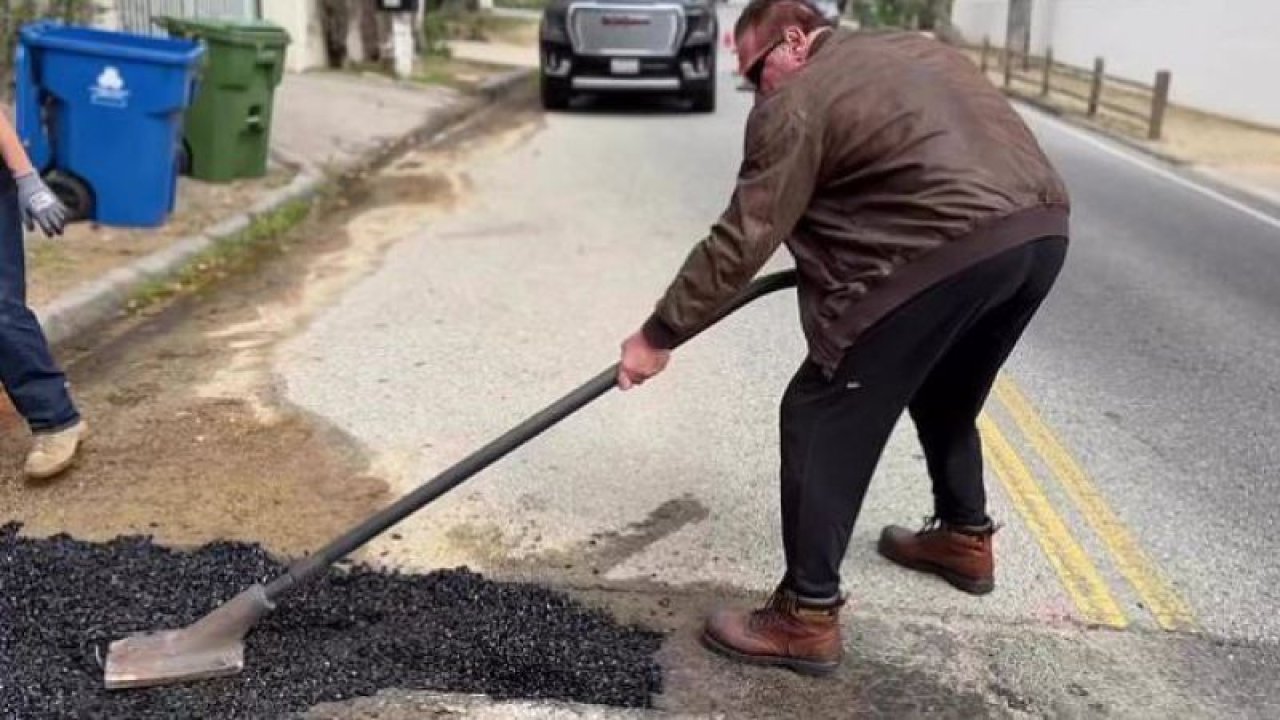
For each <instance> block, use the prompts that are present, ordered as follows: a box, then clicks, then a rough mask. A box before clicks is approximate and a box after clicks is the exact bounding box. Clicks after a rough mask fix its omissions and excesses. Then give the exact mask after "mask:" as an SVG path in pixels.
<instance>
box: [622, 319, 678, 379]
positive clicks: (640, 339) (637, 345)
mask: <svg viewBox="0 0 1280 720" xmlns="http://www.w3.org/2000/svg"><path fill="white" fill-rule="evenodd" d="M670 359H671V351H670V350H659V349H657V348H655V347H653V346H652V345H650V344H649V341H648V340H646V339H645V337H644V333H642V332H637V333H635V334H634V335H632V336H631V337H629V338H627V339H626V340H625V341H623V343H622V359H621V360H620V361H619V362H618V387H619V388H621V389H623V390H630V389H631V388H633V387H635V386H636V385H641V384H643V383H644V381H645V380H648V379H649V378H651V377H653V376H654V375H657V374H658V373H660V372H662V369H663V368H665V367H666V366H667V361H668V360H670Z"/></svg>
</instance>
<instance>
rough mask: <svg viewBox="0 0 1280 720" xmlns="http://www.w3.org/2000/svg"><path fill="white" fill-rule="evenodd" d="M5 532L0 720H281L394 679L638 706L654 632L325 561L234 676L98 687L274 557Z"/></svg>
mask: <svg viewBox="0 0 1280 720" xmlns="http://www.w3.org/2000/svg"><path fill="white" fill-rule="evenodd" d="M18 531H19V527H18V526H16V525H7V526H4V527H0V717H6V718H8V717H17V718H45V717H50V718H52V717H57V718H68V717H76V718H80V717H87V718H99V717H101V718H153V717H154V718H280V717H289V716H293V715H297V714H298V713H300V712H302V711H304V710H306V709H307V708H309V707H311V706H313V705H316V704H317V703H322V702H333V701H341V700H346V699H351V698H354V697H360V696H367V695H373V694H375V693H377V692H378V691H379V690H382V689H387V688H399V689H410V690H414V689H422V690H432V691H445V692H467V693H480V694H486V695H490V696H492V697H494V698H497V699H513V698H533V699H555V700H564V701H572V702H585V703H599V704H607V705H615V706H623V707H649V706H651V703H652V699H653V696H654V695H655V694H656V693H659V692H661V683H662V677H661V671H660V669H659V667H658V664H657V662H656V660H655V659H654V653H655V652H656V651H657V650H658V647H659V646H660V644H661V642H662V638H661V636H660V634H658V633H656V632H653V631H650V630H647V629H644V628H641V627H635V626H626V625H621V624H619V623H618V622H617V621H616V620H615V619H614V618H612V617H611V616H610V615H608V614H607V613H604V612H602V611H599V610H596V609H593V608H588V607H585V606H583V605H581V604H580V603H577V602H575V601H574V600H572V599H571V598H568V597H567V596H565V595H563V594H561V593H558V592H555V591H552V590H549V589H547V588H544V587H539V586H537V585H531V584H518V583H503V582H493V581H490V580H487V579H485V578H483V577H482V576H480V575H478V574H476V573H473V572H470V571H468V570H466V569H465V568H463V569H456V570H449V571H439V572H433V573H430V574H425V575H418V574H399V573H393V572H384V571H378V570H373V569H369V568H364V567H355V568H349V569H334V570H330V571H329V572H328V574H327V575H326V576H324V577H323V578H320V579H318V580H316V581H314V582H312V583H310V584H309V585H306V586H304V587H302V588H298V589H296V590H295V591H294V592H293V593H292V594H290V595H288V596H286V597H285V598H283V599H282V601H281V603H280V605H279V607H277V608H276V609H275V610H274V611H273V612H271V613H269V614H268V615H267V616H266V617H265V618H263V619H262V620H261V621H259V623H258V625H257V626H256V627H255V628H254V630H253V631H252V632H251V633H250V635H249V637H248V638H247V640H246V668H245V670H244V672H242V673H241V674H239V675H236V676H232V677H228V678H219V679H214V680H204V681H200V682H195V683H189V684H182V685H171V686H164V687H155V688H145V689H133V690H113V691H107V690H104V689H103V671H102V665H101V663H102V661H103V659H104V658H105V654H106V647H107V644H108V643H109V642H110V641H111V640H114V639H118V638H120V637H124V636H126V635H129V634H132V633H135V632H144V631H149V630H160V629H170V628H178V627H182V626H184V625H187V624H189V623H190V622H192V621H193V620H195V619H197V618H199V617H201V616H203V615H204V614H205V613H207V612H209V611H210V610H212V609H214V608H215V607H217V606H218V605H219V604H220V603H222V602H224V601H226V600H227V599H229V598H231V597H233V596H234V595H236V594H237V593H238V592H240V591H241V590H243V589H245V588H246V587H248V586H249V585H251V584H253V583H255V582H264V581H268V580H270V579H271V578H273V577H275V576H276V575H277V574H278V573H280V572H281V571H283V569H284V566H283V565H281V563H280V562H279V561H277V560H275V559H273V558H271V557H270V556H269V555H268V554H267V553H266V552H264V551H263V549H262V548H261V547H258V546H256V545H249V544H241V543H225V542H224V543H214V544H210V545H206V546H204V547H201V548H199V549H198V550H194V551H178V550H172V549H167V548H164V547H161V546H159V545H156V544H154V543H152V542H151V541H150V539H148V538H142V537H129V538H120V539H117V540H114V541H112V542H108V543H87V542H81V541H77V540H74V539H72V538H70V537H67V536H65V535H59V536H54V537H51V538H46V539H32V538H26V537H23V536H21V535H19V532H18Z"/></svg>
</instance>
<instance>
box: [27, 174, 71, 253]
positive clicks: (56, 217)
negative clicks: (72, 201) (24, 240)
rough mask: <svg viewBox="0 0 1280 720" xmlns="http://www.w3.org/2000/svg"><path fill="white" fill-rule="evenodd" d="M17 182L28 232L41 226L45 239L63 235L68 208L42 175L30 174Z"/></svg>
mask: <svg viewBox="0 0 1280 720" xmlns="http://www.w3.org/2000/svg"><path fill="white" fill-rule="evenodd" d="M15 180H17V182H18V206H19V207H21V208H22V219H23V221H24V222H25V224H26V226H27V230H28V231H31V230H35V229H36V225H37V224H39V225H40V229H41V230H43V231H44V234H45V237H53V236H54V235H61V234H62V228H63V227H65V226H66V224H67V208H66V207H64V206H63V205H62V202H61V201H60V200H58V196H57V195H54V194H53V191H52V190H50V189H49V186H48V185H45V184H44V180H41V179H40V173H38V172H29V173H27V174H26V175H22V176H20V177H17V178H15Z"/></svg>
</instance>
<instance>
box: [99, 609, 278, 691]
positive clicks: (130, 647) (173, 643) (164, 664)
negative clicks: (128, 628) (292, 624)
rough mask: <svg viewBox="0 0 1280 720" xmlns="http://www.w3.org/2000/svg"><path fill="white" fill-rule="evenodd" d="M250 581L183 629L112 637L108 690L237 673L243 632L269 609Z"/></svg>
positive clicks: (241, 664)
mask: <svg viewBox="0 0 1280 720" xmlns="http://www.w3.org/2000/svg"><path fill="white" fill-rule="evenodd" d="M272 607H273V606H272V604H271V601H270V600H268V599H267V593H266V589H265V588H264V587H263V586H262V585H254V586H253V587H251V588H249V589H248V590H245V591H244V592H242V593H240V594H239V595H237V596H235V597H234V598H232V599H230V600H228V601H227V602H225V603H223V604H222V605H221V606H219V607H218V608H216V609H215V610H214V611H213V612H211V613H209V614H208V615H205V616H204V617H203V618H200V619H199V620H197V621H196V622H194V623H192V624H190V625H188V626H187V627H185V628H182V629H181V630H165V631H162V632H156V633H148V634H144V635H134V636H132V637H127V638H124V639H123V640H116V641H115V642H113V643H111V647H110V648H109V649H108V651H107V662H106V667H105V671H106V672H105V684H106V688H107V689H108V690H120V689H124V688H141V687H152V686H155V685H168V684H172V683H179V682H185V681H188V680H203V679H208V678H216V677H223V676H226V675H235V674H236V673H238V672H240V671H241V670H243V669H244V636H245V635H246V634H247V633H248V632H249V630H250V629H251V628H252V627H253V625H254V623H256V622H258V619H259V618H261V617H262V616H263V615H265V614H266V613H267V612H268V611H269V610H271V609H272Z"/></svg>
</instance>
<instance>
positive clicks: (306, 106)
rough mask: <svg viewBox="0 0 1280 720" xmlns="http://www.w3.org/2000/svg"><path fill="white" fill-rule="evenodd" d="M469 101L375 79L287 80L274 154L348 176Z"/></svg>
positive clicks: (279, 94)
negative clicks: (380, 152)
mask: <svg viewBox="0 0 1280 720" xmlns="http://www.w3.org/2000/svg"><path fill="white" fill-rule="evenodd" d="M464 99H465V96H463V95H462V93H460V92H458V91H456V90H453V89H451V88H447V87H443V86H430V85H410V84H408V83H400V82H396V81H395V80H391V79H389V78H385V77H382V76H376V75H351V74H346V73H337V72H312V73H301V74H293V75H288V76H286V77H285V80H284V82H283V83H281V84H280V87H279V88H278V89H277V90H276V103H277V112H276V116H275V118H274V119H273V122H272V135H271V149H272V152H273V153H274V154H275V155H276V157H278V158H280V159H282V160H285V161H290V162H295V163H305V164H308V165H311V166H313V167H316V168H320V169H325V170H328V171H332V172H345V171H347V170H350V169H351V168H352V167H354V166H355V164H357V163H359V162H360V161H361V160H362V159H363V158H366V157H368V156H369V154H370V153H374V152H377V151H378V150H379V149H380V148H383V147H385V146H386V145H388V144H390V143H393V142H396V141H398V140H400V139H402V138H403V137H404V136H405V135H407V134H409V133H411V132H413V131H414V130H415V129H416V128H418V127H419V126H420V125H422V124H423V122H424V121H426V120H427V119H428V118H430V117H432V116H433V115H436V114H438V113H441V112H446V111H447V110H448V109H449V108H452V107H456V106H458V105H459V104H461V103H462V102H463V100H464Z"/></svg>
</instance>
